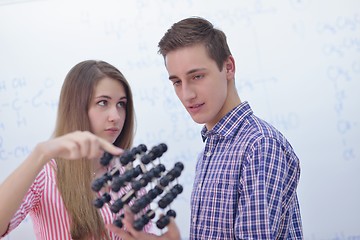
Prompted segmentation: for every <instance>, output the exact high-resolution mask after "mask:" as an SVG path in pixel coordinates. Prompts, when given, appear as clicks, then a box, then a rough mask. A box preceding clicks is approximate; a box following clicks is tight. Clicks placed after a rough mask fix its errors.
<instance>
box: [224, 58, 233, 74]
mask: <svg viewBox="0 0 360 240" xmlns="http://www.w3.org/2000/svg"><path fill="white" fill-rule="evenodd" d="M225 69H226V75H228V79H233V78H234V75H235V60H234V58H233V56H231V55H230V56H229V57H228V58H227V60H226V61H225Z"/></svg>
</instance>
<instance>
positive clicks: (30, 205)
mask: <svg viewBox="0 0 360 240" xmlns="http://www.w3.org/2000/svg"><path fill="white" fill-rule="evenodd" d="M45 178H46V174H45V170H44V169H43V170H41V172H40V173H39V174H38V176H37V177H36V178H35V180H34V182H33V183H32V185H31V186H30V188H29V190H28V191H27V193H26V195H25V196H24V198H23V201H22V203H21V205H20V207H19V209H18V210H17V211H16V213H15V214H14V216H13V217H12V219H11V220H10V223H9V226H8V229H7V231H6V232H5V234H4V235H3V236H5V235H7V234H9V233H10V232H11V231H12V230H14V229H15V228H16V227H17V226H18V225H19V224H20V223H21V222H22V221H23V220H24V219H25V218H26V216H27V215H28V213H29V212H30V211H31V210H32V209H34V208H35V207H36V206H37V204H38V203H39V201H40V198H41V195H42V192H43V190H44V185H45V184H44V182H45Z"/></svg>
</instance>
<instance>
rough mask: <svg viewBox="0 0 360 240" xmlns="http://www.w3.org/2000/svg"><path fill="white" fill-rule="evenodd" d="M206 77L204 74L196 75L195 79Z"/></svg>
mask: <svg viewBox="0 0 360 240" xmlns="http://www.w3.org/2000/svg"><path fill="white" fill-rule="evenodd" d="M203 77H204V75H195V76H194V79H201V78H203Z"/></svg>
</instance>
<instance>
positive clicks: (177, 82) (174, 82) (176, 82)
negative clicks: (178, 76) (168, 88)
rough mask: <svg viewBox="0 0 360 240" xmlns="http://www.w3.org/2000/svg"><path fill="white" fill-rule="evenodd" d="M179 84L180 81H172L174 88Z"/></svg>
mask: <svg viewBox="0 0 360 240" xmlns="http://www.w3.org/2000/svg"><path fill="white" fill-rule="evenodd" d="M180 82H181V81H180V80H177V81H173V85H174V86H178V85H179V84H180Z"/></svg>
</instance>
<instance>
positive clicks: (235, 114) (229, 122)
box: [201, 101, 253, 142]
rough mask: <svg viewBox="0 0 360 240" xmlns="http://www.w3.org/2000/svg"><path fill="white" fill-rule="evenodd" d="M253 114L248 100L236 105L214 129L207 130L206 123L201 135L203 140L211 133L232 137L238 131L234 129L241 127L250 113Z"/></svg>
mask: <svg viewBox="0 0 360 240" xmlns="http://www.w3.org/2000/svg"><path fill="white" fill-rule="evenodd" d="M251 114H253V111H252V109H251V107H250V105H249V103H248V102H246V101H245V102H242V103H240V104H239V105H238V106H236V107H235V108H234V109H233V110H231V111H230V112H228V113H227V114H226V115H225V116H224V117H223V118H222V119H221V120H220V121H219V122H218V123H217V124H216V125H215V126H214V128H213V129H212V130H209V131H208V130H207V128H206V126H205V125H204V126H203V128H202V130H201V137H202V140H203V142H205V140H206V139H207V138H208V137H210V136H211V135H218V136H219V137H228V136H229V137H231V136H233V135H234V134H235V133H236V131H234V129H237V128H239V126H241V125H242V124H243V122H244V120H245V118H246V117H247V116H249V115H251Z"/></svg>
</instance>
